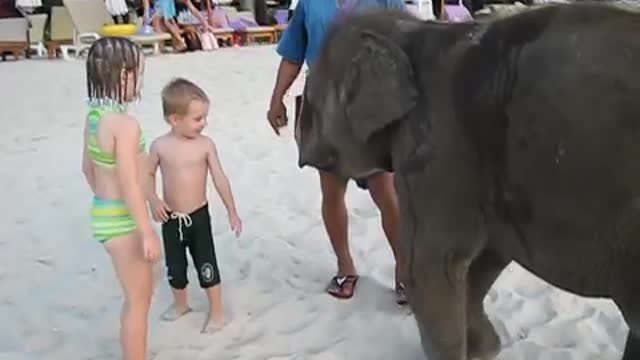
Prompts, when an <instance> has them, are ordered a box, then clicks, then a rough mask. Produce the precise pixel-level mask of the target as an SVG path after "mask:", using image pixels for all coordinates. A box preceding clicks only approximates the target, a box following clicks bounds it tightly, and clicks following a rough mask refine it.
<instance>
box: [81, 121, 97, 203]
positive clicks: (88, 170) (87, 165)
mask: <svg viewBox="0 0 640 360" xmlns="http://www.w3.org/2000/svg"><path fill="white" fill-rule="evenodd" d="M88 137H89V124H88V121H85V122H84V135H83V141H82V173H83V174H84V178H85V180H86V181H87V184H89V187H90V188H91V191H93V193H94V194H95V193H96V175H95V173H94V168H93V163H91V158H89V149H88V148H87V138H88Z"/></svg>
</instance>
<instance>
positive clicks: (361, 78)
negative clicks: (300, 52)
mask: <svg viewBox="0 0 640 360" xmlns="http://www.w3.org/2000/svg"><path fill="white" fill-rule="evenodd" d="M341 87H342V89H341V90H342V91H341V96H340V99H341V101H343V104H344V106H345V109H346V115H347V121H349V123H350V125H351V128H352V129H353V132H354V135H355V136H356V138H357V139H358V140H360V141H362V142H365V141H367V140H368V139H369V138H370V137H371V136H372V135H373V134H374V133H375V132H376V131H379V130H381V129H383V128H384V127H386V126H387V125H389V124H391V123H392V122H394V121H396V120H398V119H400V118H401V117H402V116H404V115H405V114H407V113H408V112H409V111H410V110H411V109H412V108H413V107H414V105H415V103H416V101H417V99H416V98H417V96H418V90H417V88H416V85H415V80H414V72H413V69H412V66H411V62H410V61H409V57H408V56H407V54H406V53H405V52H404V51H403V50H402V49H401V48H400V47H399V46H398V45H396V44H394V43H393V42H392V41H391V40H389V39H387V38H385V37H384V36H383V35H380V34H377V33H374V32H372V31H363V32H362V33H361V42H360V43H359V44H358V49H357V50H356V51H355V56H354V58H353V59H352V61H351V64H350V65H349V66H347V69H346V73H345V77H344V81H343V82H342V86H341Z"/></svg>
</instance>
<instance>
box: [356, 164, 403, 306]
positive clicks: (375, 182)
mask: <svg viewBox="0 0 640 360" xmlns="http://www.w3.org/2000/svg"><path fill="white" fill-rule="evenodd" d="M366 186H367V187H368V189H369V194H371V198H372V199H373V202H374V203H375V204H376V206H377V207H378V209H379V210H380V217H381V222H382V229H383V230H384V233H385V235H386V237H387V241H388V242H389V245H390V246H391V251H392V252H393V257H394V259H395V292H396V302H398V303H399V304H404V303H406V295H405V291H404V282H403V275H402V269H403V261H404V256H403V254H402V246H401V244H400V210H399V208H398V197H397V195H396V191H395V187H394V185H393V174H392V173H387V172H383V173H378V174H375V175H372V176H370V177H369V178H367V181H366ZM361 187H362V186H361Z"/></svg>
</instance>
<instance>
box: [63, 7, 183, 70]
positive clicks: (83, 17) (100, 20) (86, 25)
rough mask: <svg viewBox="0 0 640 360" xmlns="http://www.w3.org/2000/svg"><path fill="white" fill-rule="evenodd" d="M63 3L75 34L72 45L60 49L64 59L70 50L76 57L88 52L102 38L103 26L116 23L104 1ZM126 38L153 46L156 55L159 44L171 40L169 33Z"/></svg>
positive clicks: (67, 56) (158, 50)
mask: <svg viewBox="0 0 640 360" xmlns="http://www.w3.org/2000/svg"><path fill="white" fill-rule="evenodd" d="M63 3H64V5H65V7H66V8H67V10H69V15H71V20H72V22H73V26H74V33H75V34H74V41H73V44H72V45H62V46H61V47H60V48H61V50H62V53H63V57H64V58H65V59H68V58H69V51H70V50H71V51H74V52H75V53H76V56H77V55H79V54H81V53H82V52H83V51H85V50H88V49H89V48H90V47H91V44H92V43H93V42H94V41H96V40H97V39H99V38H100V37H102V35H100V32H101V28H102V26H103V25H105V24H108V25H112V24H114V22H113V18H112V17H111V15H110V14H109V11H108V10H107V6H106V4H105V3H104V1H103V0H63ZM125 37H127V38H129V39H131V40H132V41H135V42H136V43H138V44H140V45H153V53H154V54H158V53H159V52H160V46H159V43H160V42H161V41H166V40H171V35H170V34H169V33H159V34H158V33H154V34H151V35H129V36H125Z"/></svg>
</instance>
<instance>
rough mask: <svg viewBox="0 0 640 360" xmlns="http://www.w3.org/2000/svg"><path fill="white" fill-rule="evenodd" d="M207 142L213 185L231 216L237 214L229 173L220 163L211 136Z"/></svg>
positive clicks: (208, 161)
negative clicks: (227, 173) (226, 172)
mask: <svg viewBox="0 0 640 360" xmlns="http://www.w3.org/2000/svg"><path fill="white" fill-rule="evenodd" d="M207 142H208V144H207V146H208V149H207V165H208V167H209V173H210V174H211V179H212V180H213V185H214V186H215V188H216V191H217V192H218V195H220V199H222V203H223V204H224V206H225V208H226V209H227V213H228V214H229V216H237V215H238V213H237V211H236V205H235V202H234V200H233V194H232V192H231V185H230V184H229V179H227V175H226V174H225V173H224V170H223V169H222V164H220V159H219V158H218V150H217V149H216V145H215V144H214V143H213V141H212V140H211V139H209V138H207Z"/></svg>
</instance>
